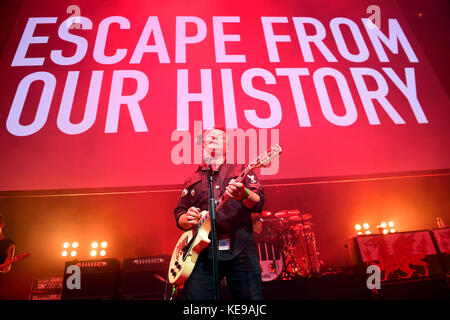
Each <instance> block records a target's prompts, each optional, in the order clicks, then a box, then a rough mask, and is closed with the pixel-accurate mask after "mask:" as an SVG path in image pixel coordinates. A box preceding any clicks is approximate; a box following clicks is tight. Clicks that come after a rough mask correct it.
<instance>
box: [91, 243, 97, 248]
mask: <svg viewBox="0 0 450 320" xmlns="http://www.w3.org/2000/svg"><path fill="white" fill-rule="evenodd" d="M91 247H92V248H94V249H97V248H98V242H97V241H94V242H92V244H91Z"/></svg>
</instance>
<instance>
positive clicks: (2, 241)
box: [0, 214, 16, 276]
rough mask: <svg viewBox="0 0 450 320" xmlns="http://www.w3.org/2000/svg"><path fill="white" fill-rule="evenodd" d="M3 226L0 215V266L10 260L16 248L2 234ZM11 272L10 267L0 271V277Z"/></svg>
mask: <svg viewBox="0 0 450 320" xmlns="http://www.w3.org/2000/svg"><path fill="white" fill-rule="evenodd" d="M4 226H5V222H4V220H3V217H2V215H1V214H0V265H1V264H3V263H5V262H7V261H9V260H11V259H12V258H13V257H14V250H15V248H16V244H15V243H14V241H12V240H11V239H9V238H6V237H5V235H4V234H3V227H4ZM9 270H11V265H9V266H7V267H6V268H4V269H2V270H0V276H2V275H3V274H5V273H7V272H9Z"/></svg>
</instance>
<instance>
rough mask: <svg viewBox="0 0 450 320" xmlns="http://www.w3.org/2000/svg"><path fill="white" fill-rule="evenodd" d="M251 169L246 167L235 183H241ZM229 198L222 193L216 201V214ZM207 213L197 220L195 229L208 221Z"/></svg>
mask: <svg viewBox="0 0 450 320" xmlns="http://www.w3.org/2000/svg"><path fill="white" fill-rule="evenodd" d="M250 171H251V167H250V166H247V167H246V168H245V169H244V171H242V172H241V173H240V174H239V176H238V177H237V178H236V179H235V182H238V183H239V182H242V181H243V180H244V179H245V177H246V176H247V175H248V174H249V173H250ZM229 198H230V196H229V195H227V194H226V193H223V194H222V195H221V196H220V198H219V199H218V200H216V212H217V211H218V210H219V209H220V208H221V207H222V206H223V204H224V203H225V202H226V201H227V200H228V199H229ZM209 217H210V216H209V211H208V213H207V214H205V216H204V217H203V218H202V219H200V220H199V222H198V223H197V228H200V227H201V226H202V225H203V224H204V223H205V222H206V221H207V220H208V219H209Z"/></svg>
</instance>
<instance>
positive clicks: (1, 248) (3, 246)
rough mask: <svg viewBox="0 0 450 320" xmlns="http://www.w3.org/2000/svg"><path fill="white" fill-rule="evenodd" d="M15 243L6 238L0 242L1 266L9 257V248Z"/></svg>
mask: <svg viewBox="0 0 450 320" xmlns="http://www.w3.org/2000/svg"><path fill="white" fill-rule="evenodd" d="M12 244H14V245H15V242H14V241H12V240H11V239H9V238H4V239H2V240H0V264H2V263H4V262H5V260H6V258H7V257H8V248H9V247H10V246H11V245H12Z"/></svg>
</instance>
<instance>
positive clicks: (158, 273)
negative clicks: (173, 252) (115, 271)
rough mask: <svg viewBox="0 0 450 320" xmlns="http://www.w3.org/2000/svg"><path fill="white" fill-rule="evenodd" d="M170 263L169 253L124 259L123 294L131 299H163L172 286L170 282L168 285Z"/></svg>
mask: <svg viewBox="0 0 450 320" xmlns="http://www.w3.org/2000/svg"><path fill="white" fill-rule="evenodd" d="M169 263H170V256H167V255H161V256H153V257H142V258H128V259H124V261H123V271H122V285H121V290H122V295H123V296H125V297H126V298H129V299H132V298H149V299H155V300H163V299H164V294H165V291H166V288H167V290H170V288H171V285H170V284H167V287H166V281H167V272H168V270H169Z"/></svg>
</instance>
